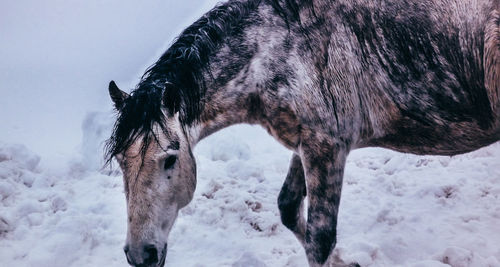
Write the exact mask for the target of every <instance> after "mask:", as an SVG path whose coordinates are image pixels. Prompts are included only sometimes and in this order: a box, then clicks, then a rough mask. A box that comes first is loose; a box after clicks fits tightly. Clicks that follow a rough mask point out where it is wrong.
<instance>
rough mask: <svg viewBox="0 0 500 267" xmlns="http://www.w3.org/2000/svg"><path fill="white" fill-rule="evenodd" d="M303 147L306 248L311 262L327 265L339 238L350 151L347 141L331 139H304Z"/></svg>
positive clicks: (314, 264) (335, 264) (312, 263)
mask: <svg viewBox="0 0 500 267" xmlns="http://www.w3.org/2000/svg"><path fill="white" fill-rule="evenodd" d="M301 150H302V151H301V158H302V163H303V165H304V170H305V176H306V179H305V180H306V184H307V195H308V198H309V206H308V217H307V226H306V232H305V242H304V248H305V250H306V255H307V259H308V261H309V265H310V266H314V267H317V266H327V264H326V263H327V260H328V257H329V256H330V254H331V253H332V251H333V249H334V248H335V245H336V241H337V214H338V211H339V202H340V193H341V189H342V178H343V175H344V166H345V162H346V158H347V154H348V152H349V151H348V147H347V145H345V144H343V143H338V142H335V141H331V140H327V141H325V140H323V141H322V142H316V143H314V142H313V143H310V144H307V143H303V144H302V148H301ZM331 264H332V265H333V266H356V264H351V265H343V264H342V263H331Z"/></svg>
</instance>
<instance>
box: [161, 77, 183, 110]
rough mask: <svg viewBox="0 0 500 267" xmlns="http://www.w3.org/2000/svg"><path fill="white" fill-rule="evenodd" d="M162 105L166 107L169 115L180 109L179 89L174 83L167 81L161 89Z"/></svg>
mask: <svg viewBox="0 0 500 267" xmlns="http://www.w3.org/2000/svg"><path fill="white" fill-rule="evenodd" d="M162 99H163V105H165V107H166V108H167V110H168V112H169V113H170V115H174V114H175V113H176V112H178V111H179V109H180V96H179V90H178V89H177V88H176V87H175V85H174V84H172V83H169V82H167V83H166V84H165V90H164V91H163V97H162Z"/></svg>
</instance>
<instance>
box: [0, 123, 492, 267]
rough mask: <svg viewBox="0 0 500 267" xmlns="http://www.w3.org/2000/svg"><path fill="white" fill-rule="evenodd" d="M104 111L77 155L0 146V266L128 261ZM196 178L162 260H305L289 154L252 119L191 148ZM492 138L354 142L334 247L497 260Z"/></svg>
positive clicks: (432, 265)
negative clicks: (288, 221) (454, 142)
mask: <svg viewBox="0 0 500 267" xmlns="http://www.w3.org/2000/svg"><path fill="white" fill-rule="evenodd" d="M111 125H112V116H111V115H110V114H102V113H92V114H89V115H88V116H87V118H86V120H85V121H84V123H83V132H84V134H83V136H84V140H83V142H82V148H81V151H80V153H79V154H80V156H78V157H76V158H75V159H72V160H68V162H61V163H60V166H61V169H63V170H64V171H54V170H50V169H44V168H42V167H41V166H40V165H39V164H38V163H39V162H40V157H39V156H37V155H34V154H33V153H32V152H30V150H29V149H27V148H26V147H24V146H22V145H11V144H3V143H2V144H0V259H1V260H0V265H2V266H125V265H126V260H125V257H124V255H123V252H122V250H121V248H122V246H123V244H124V239H125V234H126V209H125V198H124V195H123V188H122V186H123V184H122V180H121V177H120V175H119V174H120V172H119V171H116V170H110V169H107V170H106V169H105V170H104V171H103V170H102V169H101V166H102V145H103V141H104V140H105V139H106V138H107V137H108V136H109V131H110V129H111ZM194 152H195V157H196V160H197V165H198V186H197V190H196V193H195V197H194V199H193V201H192V202H191V203H190V205H188V206H187V207H186V208H184V209H183V210H181V212H180V215H179V218H178V220H177V222H176V225H175V226H174V229H173V230H172V233H171V236H170V240H169V253H168V258H167V266H197V267H201V266H234V267H237V266H256V267H262V266H291V267H299V266H307V262H306V258H305V254H304V252H303V249H302V247H301V246H300V244H299V242H298V241H297V240H296V239H295V237H294V236H293V234H292V233H291V232H289V231H288V230H287V229H286V228H285V227H284V226H282V225H281V223H280V220H279V212H278V209H277V206H276V198H277V195H278V192H279V190H280V187H281V184H282V183H283V181H284V178H285V175H286V172H287V169H288V163H289V160H290V157H291V153H290V152H289V151H287V150H286V149H284V148H283V147H281V146H280V145H279V144H278V143H277V142H275V141H274V140H273V139H272V138H271V137H269V136H268V135H267V133H266V132H265V131H264V130H262V129H261V128H259V127H252V126H248V125H241V126H235V127H230V128H227V129H225V130H223V131H221V132H219V133H217V134H215V135H213V136H210V137H208V138H207V139H205V140H203V141H202V142H201V143H200V144H199V145H198V146H197V148H196V149H195V151H194ZM499 222H500V144H498V143H497V144H494V145H492V146H489V147H487V148H483V149H481V150H479V151H476V152H473V153H469V154H465V155H461V156H456V157H430V156H423V157H422V156H413V155H408V154H400V153H396V152H393V151H389V150H384V149H376V148H370V149H362V150H358V151H354V152H353V153H352V154H351V155H350V156H349V158H348V160H347V168H346V173H345V180H344V189H343V196H342V201H341V208H340V212H339V227H338V232H339V233H338V245H337V249H336V251H335V253H336V254H337V256H338V257H340V258H342V259H343V260H344V261H346V262H349V261H357V262H359V263H360V264H361V265H362V266H412V267H424V266H425V267H443V266H453V267H462V266H467V267H483V266H490V267H498V266H500V245H498V244H500V235H499V234H498V233H499V230H500V228H499V226H498V225H499Z"/></svg>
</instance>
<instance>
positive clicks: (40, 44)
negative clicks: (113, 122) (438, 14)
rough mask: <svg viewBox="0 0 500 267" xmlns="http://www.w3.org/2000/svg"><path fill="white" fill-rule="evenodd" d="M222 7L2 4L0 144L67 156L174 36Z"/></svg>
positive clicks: (31, 0)
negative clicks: (116, 89)
mask: <svg viewBox="0 0 500 267" xmlns="http://www.w3.org/2000/svg"><path fill="white" fill-rule="evenodd" d="M216 2H217V1H213V0H209V1H203V0H190V1H174V0H168V1H165V0H154V1H153V0H150V1H123V0H102V1H85V0H49V1H38V0H2V1H0V141H3V142H8V143H23V144H26V145H27V146H28V147H29V148H31V149H33V150H34V151H35V152H37V153H40V154H42V155H44V156H45V155H48V156H54V155H64V154H67V153H69V152H71V151H74V149H75V147H77V146H78V144H79V142H80V140H81V130H80V127H81V126H80V125H81V122H82V119H83V117H84V116H85V114H86V113H87V112H88V111H106V110H111V109H112V105H111V102H110V100H109V97H108V95H107V85H108V82H109V81H110V80H112V79H114V80H115V81H116V82H117V83H118V85H119V86H120V87H121V88H122V89H123V90H125V91H130V89H131V88H133V87H134V86H135V84H136V83H137V82H138V79H139V77H140V75H142V73H143V72H144V70H145V69H146V67H148V66H149V65H150V64H152V63H153V62H154V61H155V60H156V59H157V58H158V57H159V56H160V55H161V53H162V52H163V51H164V50H165V49H166V48H167V46H168V44H170V43H171V42H172V40H173V38H174V37H175V36H176V35H177V34H178V33H180V31H181V30H182V29H183V28H185V27H186V26H187V25H189V24H190V23H192V22H194V20H195V19H196V18H198V17H199V16H200V15H201V14H202V13H204V12H205V11H207V10H208V9H209V8H210V7H212V6H213V5H214V4H215V3H216Z"/></svg>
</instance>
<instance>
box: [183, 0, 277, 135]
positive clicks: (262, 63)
mask: <svg viewBox="0 0 500 267" xmlns="http://www.w3.org/2000/svg"><path fill="white" fill-rule="evenodd" d="M259 12H260V13H259V16H260V18H259V22H258V23H255V24H252V25H246V26H245V28H244V29H243V30H242V32H240V33H238V34H236V35H235V36H229V37H228V38H227V39H226V40H225V41H224V44H222V45H221V46H220V49H218V51H217V52H216V53H215V54H214V56H213V57H212V58H211V60H210V63H209V66H208V68H207V69H209V70H210V71H211V73H210V74H206V75H205V77H206V85H207V91H206V93H205V95H204V97H203V99H202V103H203V108H202V113H201V114H200V116H199V120H198V121H197V122H195V123H194V124H193V125H192V126H191V130H190V132H191V135H192V137H193V139H194V143H196V142H198V141H199V140H201V139H203V138H204V137H206V136H208V135H210V134H212V133H214V132H216V131H218V130H220V129H222V128H225V127H227V126H230V125H233V124H238V123H251V124H261V125H262V124H264V123H265V122H263V121H262V117H263V116H265V115H264V114H263V112H264V110H265V109H266V107H265V105H266V104H267V102H268V99H266V97H264V95H266V92H265V91H266V90H269V86H268V84H269V79H271V78H270V77H269V76H270V73H269V70H268V67H267V66H268V64H270V63H271V64H274V62H271V60H273V59H272V58H273V56H270V55H269V54H268V53H270V52H271V51H269V47H270V46H272V45H270V44H269V43H270V42H277V41H276V40H269V34H272V35H274V37H273V38H276V39H283V36H285V35H286V32H280V31H281V30H282V29H272V28H269V27H270V26H269V24H273V23H274V22H273V21H272V19H270V18H266V17H265V16H266V15H263V14H262V8H261V11H259ZM264 13H266V11H264ZM269 13H270V12H269V11H267V14H269ZM276 19H277V18H276ZM264 24H266V25H264ZM264 26H265V27H267V28H266V32H263V31H262V27H264ZM278 28H279V27H278ZM273 31H275V32H273ZM283 31H285V29H283ZM280 42H281V41H280ZM274 45H276V44H274Z"/></svg>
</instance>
